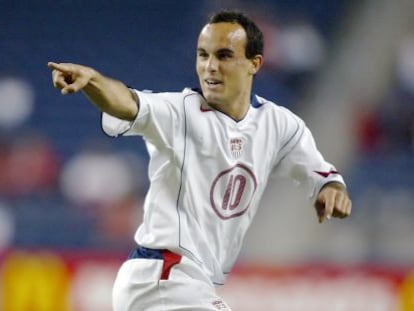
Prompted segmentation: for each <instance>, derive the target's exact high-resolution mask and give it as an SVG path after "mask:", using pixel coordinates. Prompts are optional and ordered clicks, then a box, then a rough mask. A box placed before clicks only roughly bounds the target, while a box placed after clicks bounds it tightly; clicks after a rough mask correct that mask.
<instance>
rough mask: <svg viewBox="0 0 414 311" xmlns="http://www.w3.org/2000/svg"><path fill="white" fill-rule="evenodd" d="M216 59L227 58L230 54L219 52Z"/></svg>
mask: <svg viewBox="0 0 414 311" xmlns="http://www.w3.org/2000/svg"><path fill="white" fill-rule="evenodd" d="M217 57H218V59H228V58H231V55H230V54H227V53H226V54H219V55H218V56H217Z"/></svg>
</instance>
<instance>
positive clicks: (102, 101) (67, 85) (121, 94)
mask: <svg viewBox="0 0 414 311" xmlns="http://www.w3.org/2000/svg"><path fill="white" fill-rule="evenodd" d="M48 67H49V68H50V69H52V70H53V71H52V77H53V85H54V86H55V87H56V88H58V89H60V90H61V93H62V94H63V95H66V94H69V93H76V92H78V91H82V92H83V93H84V94H85V96H86V97H87V98H88V99H89V100H90V101H91V102H92V103H94V104H95V105H96V106H97V107H98V108H99V109H100V110H101V111H103V112H106V113H108V114H110V115H112V116H114V117H117V118H119V119H123V120H127V121H133V120H134V119H135V118H136V116H137V114H138V107H139V103H138V96H137V95H136V94H135V92H133V91H131V90H130V89H129V88H128V87H126V86H125V84H123V83H122V82H120V81H118V80H114V79H111V78H109V77H106V76H104V75H102V74H100V73H99V72H98V71H96V70H95V69H93V68H90V67H86V66H82V65H78V64H71V63H54V62H49V63H48Z"/></svg>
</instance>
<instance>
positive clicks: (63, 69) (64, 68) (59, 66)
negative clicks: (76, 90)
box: [47, 62, 71, 73]
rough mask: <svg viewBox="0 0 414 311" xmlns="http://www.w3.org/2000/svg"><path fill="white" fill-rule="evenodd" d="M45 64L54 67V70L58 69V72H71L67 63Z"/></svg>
mask: <svg viewBox="0 0 414 311" xmlns="http://www.w3.org/2000/svg"><path fill="white" fill-rule="evenodd" d="M47 66H48V67H49V68H50V69H54V70H58V71H60V72H64V73H71V67H70V65H68V64H61V63H60V64H58V63H55V62H48V63H47Z"/></svg>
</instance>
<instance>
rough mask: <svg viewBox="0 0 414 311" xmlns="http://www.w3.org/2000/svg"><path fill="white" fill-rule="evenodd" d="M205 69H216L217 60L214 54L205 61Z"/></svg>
mask: <svg viewBox="0 0 414 311" xmlns="http://www.w3.org/2000/svg"><path fill="white" fill-rule="evenodd" d="M206 69H207V70H208V71H210V72H211V71H217V69H218V60H217V58H215V57H214V56H210V57H209V58H208V60H207V63H206Z"/></svg>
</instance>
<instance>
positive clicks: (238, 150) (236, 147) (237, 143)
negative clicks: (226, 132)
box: [230, 138, 243, 158]
mask: <svg viewBox="0 0 414 311" xmlns="http://www.w3.org/2000/svg"><path fill="white" fill-rule="evenodd" d="M230 151H231V154H232V156H233V157H235V158H238V157H240V156H241V154H242V152H243V140H242V139H241V138H232V139H231V140H230Z"/></svg>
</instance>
